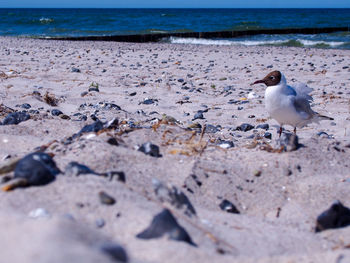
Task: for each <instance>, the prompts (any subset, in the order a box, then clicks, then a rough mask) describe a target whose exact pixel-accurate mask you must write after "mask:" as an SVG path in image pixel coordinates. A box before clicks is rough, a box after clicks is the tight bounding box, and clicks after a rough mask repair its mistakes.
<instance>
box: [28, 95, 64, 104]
mask: <svg viewBox="0 0 350 263" xmlns="http://www.w3.org/2000/svg"><path fill="white" fill-rule="evenodd" d="M33 94H34V93H33ZM39 94H40V93H39ZM43 100H44V102H46V103H47V104H49V105H50V106H57V105H58V101H59V100H58V99H57V98H56V97H55V95H53V94H50V93H48V92H46V93H45V95H44V97H43Z"/></svg>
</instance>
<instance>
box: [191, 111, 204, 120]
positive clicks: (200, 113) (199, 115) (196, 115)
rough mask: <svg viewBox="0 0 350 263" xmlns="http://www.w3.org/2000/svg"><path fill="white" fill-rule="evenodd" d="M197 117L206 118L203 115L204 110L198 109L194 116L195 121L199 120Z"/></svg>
mask: <svg viewBox="0 0 350 263" xmlns="http://www.w3.org/2000/svg"><path fill="white" fill-rule="evenodd" d="M197 119H205V118H204V116H203V112H202V111H198V112H197V113H196V114H195V115H194V117H193V119H192V120H193V121H194V120H197Z"/></svg>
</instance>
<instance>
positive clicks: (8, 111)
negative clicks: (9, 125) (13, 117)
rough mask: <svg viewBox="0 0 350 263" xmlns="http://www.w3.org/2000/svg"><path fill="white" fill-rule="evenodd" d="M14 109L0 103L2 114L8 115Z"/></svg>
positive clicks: (0, 113) (0, 114)
mask: <svg viewBox="0 0 350 263" xmlns="http://www.w3.org/2000/svg"><path fill="white" fill-rule="evenodd" d="M13 112H14V110H13V109H11V108H10V107H7V106H5V105H4V104H0V116H6V115H8V114H10V113H13Z"/></svg>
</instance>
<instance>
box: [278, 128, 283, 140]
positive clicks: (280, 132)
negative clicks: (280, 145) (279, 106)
mask: <svg viewBox="0 0 350 263" xmlns="http://www.w3.org/2000/svg"><path fill="white" fill-rule="evenodd" d="M282 130H283V129H282V126H280V130H279V132H278V135H279V136H278V137H281V135H282Z"/></svg>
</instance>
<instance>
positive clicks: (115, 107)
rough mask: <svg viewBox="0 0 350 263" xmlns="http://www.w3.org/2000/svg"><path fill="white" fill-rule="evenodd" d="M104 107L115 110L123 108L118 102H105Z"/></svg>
mask: <svg viewBox="0 0 350 263" xmlns="http://www.w3.org/2000/svg"><path fill="white" fill-rule="evenodd" d="M102 108H103V109H106V110H110V109H114V110H121V109H122V108H121V107H120V106H119V105H117V104H114V103H109V102H108V103H105V105H104V106H103V107H102Z"/></svg>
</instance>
